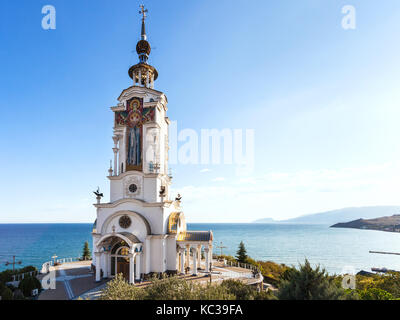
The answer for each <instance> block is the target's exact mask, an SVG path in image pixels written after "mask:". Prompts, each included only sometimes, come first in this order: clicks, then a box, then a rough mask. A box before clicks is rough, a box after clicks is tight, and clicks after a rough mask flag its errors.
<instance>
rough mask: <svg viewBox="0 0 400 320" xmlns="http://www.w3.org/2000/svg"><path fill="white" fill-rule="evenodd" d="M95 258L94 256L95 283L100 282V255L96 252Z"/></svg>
mask: <svg viewBox="0 0 400 320" xmlns="http://www.w3.org/2000/svg"><path fill="white" fill-rule="evenodd" d="M95 256H96V282H100V281H101V278H100V269H101V262H100V261H101V253H100V252H96V253H95Z"/></svg>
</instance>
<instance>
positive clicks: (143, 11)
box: [139, 4, 149, 40]
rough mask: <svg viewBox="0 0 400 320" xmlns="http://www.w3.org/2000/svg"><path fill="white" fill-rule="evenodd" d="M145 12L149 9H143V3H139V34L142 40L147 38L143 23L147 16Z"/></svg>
mask: <svg viewBox="0 0 400 320" xmlns="http://www.w3.org/2000/svg"><path fill="white" fill-rule="evenodd" d="M147 12H149V10H147V9H145V8H144V5H143V4H142V5H140V11H139V14H141V15H143V17H142V34H141V36H142V40H147V36H146V25H145V21H146V18H147V14H146V13H147Z"/></svg>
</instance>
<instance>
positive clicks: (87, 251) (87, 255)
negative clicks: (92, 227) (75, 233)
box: [82, 241, 92, 260]
mask: <svg viewBox="0 0 400 320" xmlns="http://www.w3.org/2000/svg"><path fill="white" fill-rule="evenodd" d="M91 258H92V255H91V253H90V249H89V242H87V241H86V242H85V245H84V246H83V254H82V259H83V260H90V259H91Z"/></svg>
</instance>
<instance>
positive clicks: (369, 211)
mask: <svg viewBox="0 0 400 320" xmlns="http://www.w3.org/2000/svg"><path fill="white" fill-rule="evenodd" d="M399 214H400V206H374V207H354V208H343V209H339V210H332V211H326V212H320V213H314V214H308V215H303V216H300V217H297V218H293V219H288V220H274V219H272V218H265V219H259V220H256V221H253V223H290V224H327V225H333V224H336V223H340V222H345V221H353V220H356V219H375V218H379V217H386V216H392V215H399Z"/></svg>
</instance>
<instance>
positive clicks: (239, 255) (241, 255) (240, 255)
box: [236, 241, 247, 263]
mask: <svg viewBox="0 0 400 320" xmlns="http://www.w3.org/2000/svg"><path fill="white" fill-rule="evenodd" d="M236 259H237V261H239V262H240V263H246V261H247V251H246V248H245V246H244V243H243V241H240V244H239V249H238V251H237V252H236Z"/></svg>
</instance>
